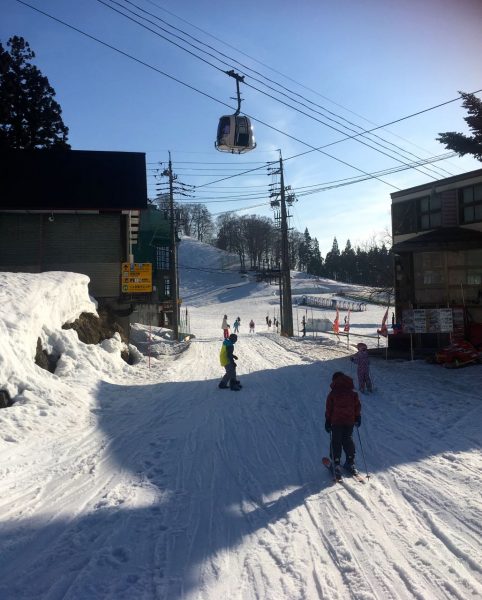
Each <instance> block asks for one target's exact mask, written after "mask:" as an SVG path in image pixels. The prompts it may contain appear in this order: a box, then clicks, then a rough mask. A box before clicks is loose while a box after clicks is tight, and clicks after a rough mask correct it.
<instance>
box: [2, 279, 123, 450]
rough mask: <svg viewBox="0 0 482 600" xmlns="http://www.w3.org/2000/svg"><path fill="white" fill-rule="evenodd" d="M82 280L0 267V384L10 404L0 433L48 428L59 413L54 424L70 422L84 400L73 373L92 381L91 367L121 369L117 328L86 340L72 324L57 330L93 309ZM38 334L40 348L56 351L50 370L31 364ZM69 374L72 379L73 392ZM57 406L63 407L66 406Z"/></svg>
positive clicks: (8, 435) (14, 435)
mask: <svg viewBox="0 0 482 600" xmlns="http://www.w3.org/2000/svg"><path fill="white" fill-rule="evenodd" d="M88 284H89V278H88V277H87V276H85V275H81V274H78V273H65V272H47V273H40V274H26V273H0V389H3V390H6V391H7V392H8V393H9V395H10V397H11V398H12V399H13V401H14V403H15V408H13V407H12V409H8V410H4V411H0V440H2V439H3V440H6V441H8V442H12V441H19V440H20V439H22V438H23V437H25V436H28V435H30V433H32V432H33V433H37V432H38V431H39V430H42V431H43V433H44V434H45V433H46V431H47V430H50V431H51V432H54V431H56V427H57V425H58V424H59V423H56V424H54V423H53V421H52V418H55V417H58V418H61V419H62V415H64V416H65V417H66V418H65V421H64V422H63V423H62V422H61V423H60V424H61V425H62V427H64V426H66V425H67V424H70V425H71V426H72V425H75V423H76V420H77V419H78V418H81V415H82V407H83V405H84V401H85V399H84V398H83V393H82V391H81V388H82V383H80V381H79V380H85V381H87V382H88V381H92V382H96V381H97V378H98V375H99V373H104V374H108V373H109V372H112V371H114V372H115V371H117V370H122V369H124V367H125V365H126V363H125V362H124V361H123V360H122V358H121V355H120V353H121V351H122V349H123V348H124V347H125V345H124V344H123V342H122V341H121V339H120V336H119V335H118V334H116V335H115V336H114V338H112V339H111V340H104V342H102V343H101V344H99V345H86V344H83V343H82V342H80V341H79V338H78V336H77V333H76V332H75V331H74V330H72V329H68V330H64V329H62V325H63V324H65V323H70V322H72V321H75V319H77V318H78V317H79V316H80V314H81V313H83V312H87V313H93V314H97V309H96V303H95V301H94V300H92V298H91V297H90V296H89V292H88ZM38 339H40V342H41V345H42V348H43V349H44V350H46V351H47V353H48V354H52V355H54V356H55V357H60V359H59V360H58V363H57V367H56V370H55V374H52V373H50V372H48V371H46V370H44V369H42V368H41V367H39V366H37V365H36V364H35V354H36V349H37V340H38ZM89 378H90V379H89ZM71 380H72V381H76V380H77V381H79V383H80V385H79V386H76V387H78V389H77V390H76V391H75V392H73V391H72V390H71V389H70V385H71V383H72V381H71ZM89 403H90V398H89ZM63 407H69V408H68V412H67V413H64V412H63V411H62V408H63ZM39 416H41V417H50V418H49V419H39V418H38V417H39ZM29 432H30V433H29Z"/></svg>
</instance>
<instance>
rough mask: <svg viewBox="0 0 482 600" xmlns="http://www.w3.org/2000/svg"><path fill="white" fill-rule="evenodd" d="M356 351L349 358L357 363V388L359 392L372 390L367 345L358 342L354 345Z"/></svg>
mask: <svg viewBox="0 0 482 600" xmlns="http://www.w3.org/2000/svg"><path fill="white" fill-rule="evenodd" d="M356 347H357V348H358V352H357V353H356V354H355V356H352V357H351V358H350V360H351V361H352V362H354V363H355V364H356V365H357V375H358V389H359V390H360V392H362V393H363V392H365V389H366V391H367V392H371V391H373V387H372V380H371V377H370V359H369V357H368V348H367V345H366V344H364V343H363V342H360V343H359V344H357V345H356Z"/></svg>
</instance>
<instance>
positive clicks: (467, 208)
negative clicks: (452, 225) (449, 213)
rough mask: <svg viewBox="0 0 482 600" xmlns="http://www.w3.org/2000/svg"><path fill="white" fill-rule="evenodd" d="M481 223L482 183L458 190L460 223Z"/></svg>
mask: <svg viewBox="0 0 482 600" xmlns="http://www.w3.org/2000/svg"><path fill="white" fill-rule="evenodd" d="M479 221H482V183H479V184H478V185H471V186H469V187H465V188H462V189H461V190H460V222H461V223H477V222H479Z"/></svg>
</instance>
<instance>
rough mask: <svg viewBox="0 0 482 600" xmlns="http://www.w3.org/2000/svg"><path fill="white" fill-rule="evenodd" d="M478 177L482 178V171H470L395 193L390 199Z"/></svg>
mask: <svg viewBox="0 0 482 600" xmlns="http://www.w3.org/2000/svg"><path fill="white" fill-rule="evenodd" d="M477 177H482V169H476V170H475V171H469V172H468V173H462V174H460V175H454V176H453V177H446V178H445V179H438V180H437V181H432V182H430V183H425V184H423V185H417V186H415V187H411V188H407V189H406V190H400V191H399V192H393V193H392V194H390V197H391V198H392V199H395V198H401V197H403V196H408V195H409V194H415V193H417V192H423V191H427V192H430V191H431V190H432V189H433V188H434V187H437V188H439V187H443V186H446V185H451V184H456V183H459V182H462V181H465V180H470V179H475V178H477Z"/></svg>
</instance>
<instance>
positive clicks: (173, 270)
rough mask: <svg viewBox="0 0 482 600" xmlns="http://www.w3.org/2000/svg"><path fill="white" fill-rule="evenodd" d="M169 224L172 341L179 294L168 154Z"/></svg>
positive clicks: (177, 335)
mask: <svg viewBox="0 0 482 600" xmlns="http://www.w3.org/2000/svg"><path fill="white" fill-rule="evenodd" d="M167 175H168V176H169V224H170V236H169V237H170V244H169V245H170V251H169V254H170V261H169V268H170V282H171V299H172V323H171V326H172V331H173V334H174V339H175V340H176V341H177V340H178V339H179V301H178V300H179V294H178V281H177V243H176V219H175V213H174V175H173V173H172V162H171V153H170V152H169V169H168V173H167Z"/></svg>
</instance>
